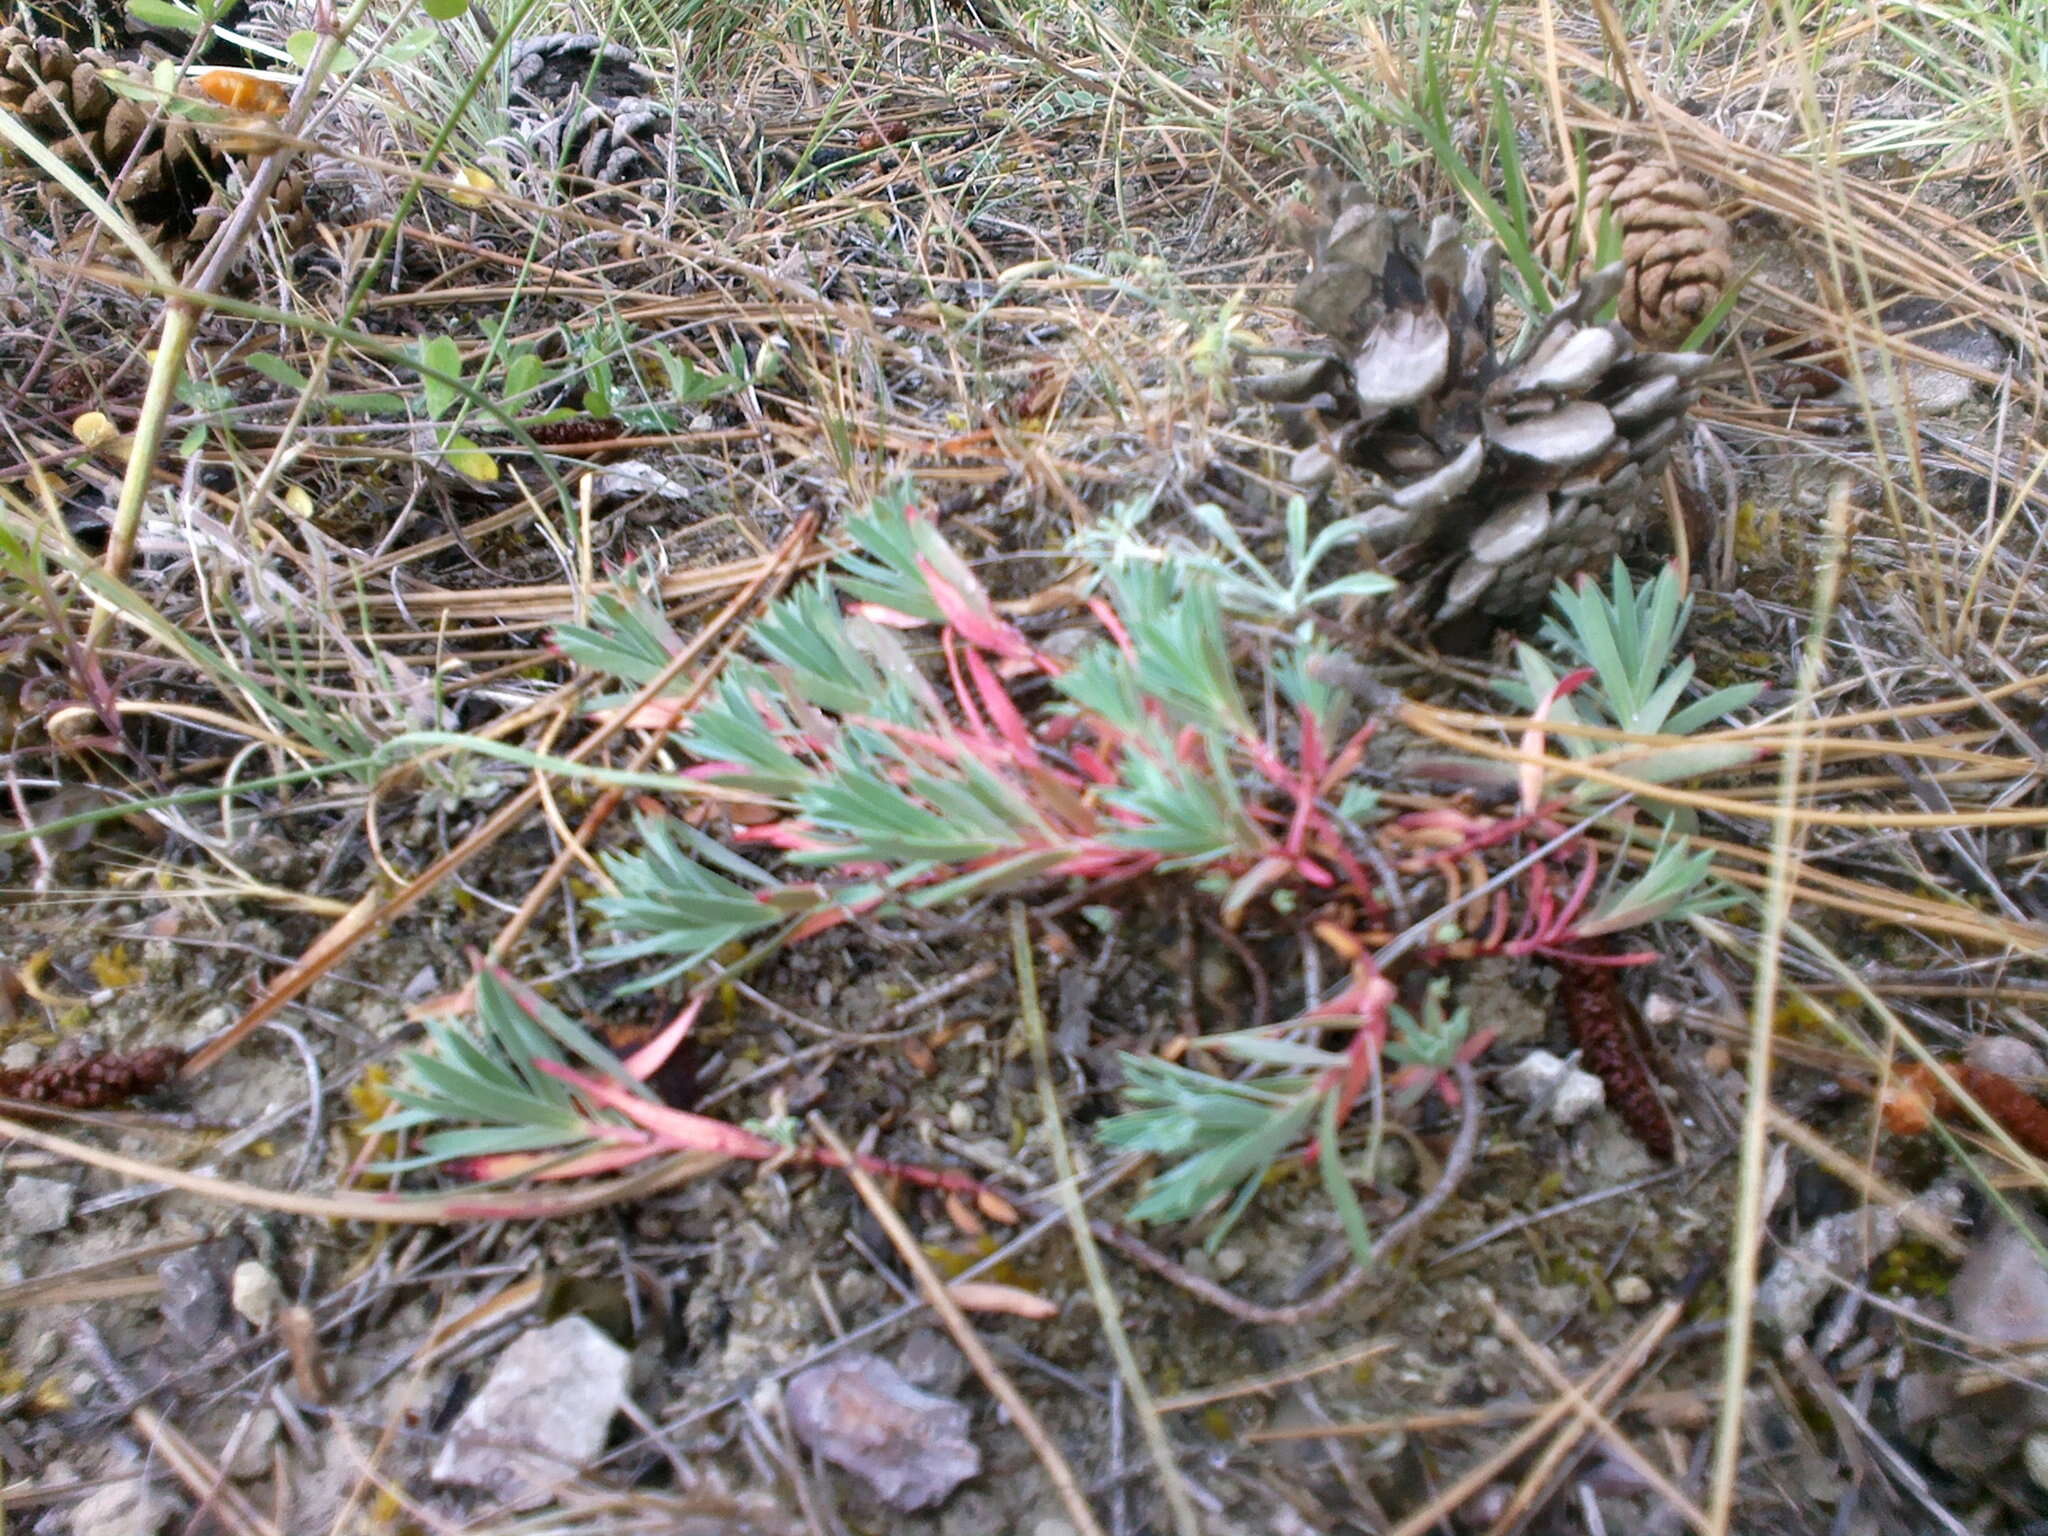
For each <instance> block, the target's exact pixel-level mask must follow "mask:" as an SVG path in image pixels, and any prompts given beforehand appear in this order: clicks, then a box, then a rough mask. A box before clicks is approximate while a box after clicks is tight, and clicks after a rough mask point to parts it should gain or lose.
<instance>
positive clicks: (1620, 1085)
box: [1557, 961, 1677, 1163]
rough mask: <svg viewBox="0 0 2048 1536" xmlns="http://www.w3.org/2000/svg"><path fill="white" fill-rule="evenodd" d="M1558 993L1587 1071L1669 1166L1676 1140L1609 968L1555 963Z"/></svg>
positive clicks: (1639, 1136)
mask: <svg viewBox="0 0 2048 1536" xmlns="http://www.w3.org/2000/svg"><path fill="white" fill-rule="evenodd" d="M1558 969H1559V973H1560V974H1559V978H1558V985H1557V993H1558V998H1559V1000H1560V1001H1561V1002H1562V1003H1563V1004H1564V1016H1565V1020H1566V1022H1567V1023H1569V1024H1570V1025H1571V1030H1572V1043H1573V1044H1574V1045H1576V1046H1577V1047H1578V1048H1579V1059H1580V1061H1582V1062H1583V1063H1584V1064H1585V1068H1586V1070H1587V1071H1588V1072H1590V1073H1592V1074H1593V1075H1594V1076H1595V1077H1597V1078H1599V1079H1600V1081H1601V1083H1602V1085H1604V1086H1605V1088H1606V1089H1607V1102H1608V1103H1609V1104H1610V1105H1612V1106H1613V1108H1614V1112H1615V1113H1616V1114H1617V1115H1619V1116H1621V1120H1622V1124H1624V1125H1626V1126H1627V1127H1628V1128H1629V1130H1630V1131H1631V1132H1633V1133H1634V1135H1635V1138H1636V1140H1638V1141H1640V1142H1641V1143H1642V1144H1643V1145H1644V1146H1645V1147H1647V1148H1648V1149H1649V1151H1650V1153H1651V1155H1652V1156H1654V1157H1657V1158H1659V1159H1661V1160H1663V1161H1664V1162H1667V1163H1668V1162H1670V1161H1671V1159H1672V1157H1673V1156H1674V1155H1675V1154H1676V1152H1677V1136H1676V1133H1675V1132H1674V1131H1673V1129H1672V1126H1671V1115H1670V1112H1669V1111H1668V1110H1666V1109H1665V1107H1664V1098H1663V1096H1662V1095H1661V1094H1659V1093H1658V1092H1657V1080H1656V1078H1655V1077H1653V1076H1652V1075H1651V1074H1650V1068H1649V1064H1648V1063H1647V1062H1646V1061H1644V1059H1643V1053H1642V1051H1641V1050H1640V1049H1638V1048H1637V1045H1636V1038H1635V1032H1634V1030H1633V1028H1632V1021H1631V1019H1630V1017H1629V1006H1628V1000H1627V999H1626V998H1624V997H1623V996H1622V995H1621V983H1620V981H1619V980H1618V979H1617V978H1616V976H1615V974H1614V967H1612V966H1609V965H1585V964H1574V963H1573V962H1571V961H1563V962H1560V964H1559V967H1558Z"/></svg>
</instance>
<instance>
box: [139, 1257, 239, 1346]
mask: <svg viewBox="0 0 2048 1536" xmlns="http://www.w3.org/2000/svg"><path fill="white" fill-rule="evenodd" d="M241 1252H242V1245H241V1244H240V1243H238V1242H236V1241H234V1240H233V1239H231V1238H216V1239H214V1240H213V1241H212V1242H210V1243H201V1244H199V1245H198V1246H197V1247H196V1248H187V1249H184V1250H183V1251H182V1252H179V1253H174V1254H172V1255H171V1256H170V1257H169V1258H167V1259H165V1260H164V1261H163V1262H162V1263H161V1264H159V1265H157V1267H156V1273H157V1278H158V1279H159V1280H161V1281H162V1282H163V1291H162V1293H161V1295H160V1296H159V1298H158V1301H157V1307H158V1309H159V1310H160V1311H161V1312H162V1313H163V1318H164V1333H165V1335H166V1336H167V1337H168V1338H170V1339H171V1340H172V1341H173V1342H175V1343H176V1344H178V1345H179V1346H180V1347H182V1348H183V1349H184V1350H186V1351H187V1352H188V1353H190V1354H195V1355H197V1354H204V1353H205V1352H206V1351H207V1350H208V1349H210V1348H212V1347H213V1344H214V1342H215V1341H216V1340H217V1339H219V1338H220V1336H221V1335H222V1334H223V1333H225V1332H226V1331H227V1326H228V1293H229V1289H230V1286H231V1282H230V1280H229V1279H228V1276H229V1273H230V1271H231V1270H232V1269H233V1267H234V1264H235V1261H236V1259H237V1258H239V1257H240V1255H241Z"/></svg>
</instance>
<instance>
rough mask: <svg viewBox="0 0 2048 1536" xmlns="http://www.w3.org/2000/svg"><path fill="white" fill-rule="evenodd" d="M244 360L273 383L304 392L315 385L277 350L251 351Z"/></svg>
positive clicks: (253, 369) (251, 368) (255, 371)
mask: <svg viewBox="0 0 2048 1536" xmlns="http://www.w3.org/2000/svg"><path fill="white" fill-rule="evenodd" d="M244 361H246V362H247V363H248V365H249V368H250V371H251V372H253V373H259V374H261V375H262V376H263V377H264V378H266V379H268V380H270V382H271V383H273V384H280V385H283V386H284V387H285V388H286V389H290V390H296V391H297V392H298V393H300V394H304V393H305V392H306V391H307V390H309V389H311V388H312V387H313V381H312V380H311V379H309V378H307V377H306V376H305V375H304V374H303V373H301V372H299V370H298V369H296V368H294V367H293V366H292V365H291V364H290V363H288V362H286V361H285V360H284V359H283V358H281V357H279V356H278V355H277V354H276V353H275V352H251V353H250V354H249V356H248V357H247V358H246V359H244Z"/></svg>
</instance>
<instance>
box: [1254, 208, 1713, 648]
mask: <svg viewBox="0 0 2048 1536" xmlns="http://www.w3.org/2000/svg"><path fill="white" fill-rule="evenodd" d="M1300 235H1301V238H1302V243H1303V244H1304V245H1305V246H1306V247H1307V249H1308V253H1309V269H1308V272H1307V274H1306V275H1305V276H1304V277H1303V278H1302V280H1301V283H1300V285H1299V286H1298V287H1297V288H1296V289H1295V294H1294V307H1295V310H1296V312H1297V313H1299V314H1300V316H1301V318H1302V319H1303V320H1304V321H1306V322H1307V323H1308V325H1309V326H1310V327H1311V328H1312V329H1314V330H1315V331H1317V332H1320V333H1321V335H1322V336H1323V337H1324V338H1325V341H1324V343H1323V346H1322V348H1321V350H1322V351H1323V353H1324V355H1323V356H1320V357H1317V358H1314V359H1313V360H1311V361H1309V362H1307V363H1304V364H1302V365H1300V366H1299V367H1295V368H1291V369H1289V370H1287V371H1286V372H1285V373H1281V374H1275V375H1271V376H1269V377H1266V378H1262V379H1256V380H1253V381H1252V382H1251V383H1250V385H1249V388H1250V389H1251V391H1252V393H1254V394H1255V395H1258V396H1259V397H1260V398H1263V399H1266V400H1270V401H1274V402H1276V403H1277V404H1278V405H1279V407H1280V414H1281V419H1282V423H1283V425H1284V427H1285V428H1286V430H1287V432H1288V435H1289V438H1290V439H1291V440H1292V441H1293V442H1294V443H1295V445H1296V446H1297V448H1298V450H1299V451H1298V452H1297V453H1296V455H1295V457H1294V461H1293V465H1292V467H1291V470H1290V477H1291V478H1292V480H1293V481H1294V483H1295V484H1296V485H1297V486H1299V487H1301V488H1302V489H1303V490H1304V491H1306V492H1310V493H1321V492H1323V491H1325V490H1327V489H1328V488H1330V487H1331V486H1332V484H1333V482H1334V481H1335V480H1336V477H1337V472H1338V470H1339V469H1340V468H1344V467H1349V468H1350V469H1352V470H1354V471H1356V472H1357V480H1358V483H1359V485H1360V486H1361V487H1362V491H1363V496H1364V498H1365V501H1366V506H1365V509H1364V510H1363V512H1362V514H1361V515H1362V517H1363V519H1364V525H1365V537H1366V540H1367V542H1368V543H1369V544H1370V545H1371V546H1372V548H1373V549H1374V550H1375V551H1376V552H1378V553H1380V554H1382V555H1392V554H1394V553H1395V552H1396V551H1402V552H1405V555H1404V559H1403V562H1402V564H1403V570H1402V574H1403V575H1404V577H1405V578H1406V579H1407V580H1408V581H1409V582H1410V585H1411V588H1412V589H1414V591H1415V596H1414V598H1412V599H1411V600H1410V601H1414V602H1422V603H1428V602H1434V603H1435V619H1436V621H1437V622H1444V621H1447V620H1450V619H1454V618H1457V617H1460V616H1462V615H1464V614H1467V613H1475V612H1476V613H1482V614H1487V615H1490V616H1493V617H1496V618H1509V617H1517V616H1520V615H1523V614H1526V613H1528V612H1530V611H1532V610H1534V609H1536V608H1539V607H1540V606H1541V605H1542V603H1543V601H1544V599H1545V598H1546V597H1547V596H1548V594H1549V591H1550V588H1551V587H1552V585H1553V584H1554V583H1555V582H1557V581H1558V580H1560V579H1562V578H1566V577H1570V576H1572V575H1575V574H1577V573H1578V572H1580V571H1584V570H1588V569H1591V568H1593V567H1595V566H1598V565H1601V564H1604V563H1605V562H1606V560H1607V559H1608V558H1609V556H1611V555H1612V554H1614V553H1615V552H1616V551H1617V550H1619V549H1620V548H1621V546H1622V544H1623V542H1624V540H1625V539H1626V538H1627V537H1628V535H1629V534H1630V533H1631V532H1632V531H1633V529H1634V527H1635V524H1636V522H1637V520H1638V518H1639V516H1640V513H1641V510H1642V506H1641V500H1640V496H1641V492H1642V490H1643V489H1644V484H1645V481H1646V480H1647V479H1648V477H1649V476H1651V475H1652V474H1653V473H1654V472H1655V471H1656V470H1657V469H1658V468H1659V467H1660V466H1661V465H1662V463H1663V460H1664V457H1665V455H1666V454H1667V452H1668V451H1669V448H1670V445H1671V442H1672V440H1673V439H1674V438H1675V437H1676V436H1677V435H1678V432H1679V430H1680V427H1681V425H1682V423H1683V418H1684V415H1685V411H1686V408H1687V407H1688V406H1689V405H1690V404H1691V403H1692V399H1693V388H1692V380H1693V379H1694V378H1695V377H1696V376H1697V375H1698V374H1699V372H1700V371H1701V370H1702V369H1703V368H1704V367H1705V366H1706V364H1707V361H1708V359H1707V358H1706V357H1705V356H1703V355H1701V354H1699V353H1689V352H1647V353H1646V352H1639V351H1638V350H1637V349H1636V346H1635V343H1634V342H1633V340H1632V339H1631V338H1630V336H1629V333H1628V332H1627V331H1626V330H1625V329H1623V328H1622V327H1621V326H1620V325H1618V324H1607V325H1596V324H1594V323H1592V316H1594V315H1596V314H1597V313H1599V311H1600V310H1601V308H1602V307H1603V306H1604V305H1605V304H1606V303H1607V302H1608V301H1609V300H1610V299H1612V298H1613V297H1614V296H1615V294H1616V292H1617V291H1618V290H1619V289H1620V287H1621V283H1622V272H1621V268H1620V267H1619V266H1618V265H1617V266H1613V267H1610V268H1608V269H1607V270H1605V271H1603V272H1599V273H1596V274H1594V275H1593V276H1592V277H1591V278H1589V279H1588V280H1587V281H1586V283H1585V284H1584V285H1583V286H1581V288H1580V289H1579V290H1578V292H1576V293H1575V294H1573V295H1572V296H1571V297H1570V298H1569V299H1567V300H1566V301H1565V302H1564V303H1563V304H1561V305H1559V306H1558V308H1557V309H1556V310H1555V311H1553V312H1552V313H1551V315H1550V316H1549V317H1548V318H1547V319H1545V320H1544V321H1543V322H1542V324H1540V325H1539V326H1537V327H1535V328H1534V330H1533V332H1532V334H1531V335H1530V336H1529V338H1528V339H1527V341H1526V342H1525V343H1524V344H1523V345H1522V346H1521V347H1520V348H1519V349H1518V350H1517V351H1516V353H1515V355H1514V356H1512V357H1510V358H1508V359H1506V360H1505V361H1502V360H1501V359H1499V358H1497V357H1496V355H1495V350H1494V339H1493V327H1494V305H1495V301H1496V298H1497V291H1498V274H1499V252H1498V251H1497V250H1496V249H1495V248H1494V247H1492V246H1490V245H1489V246H1484V247H1478V248H1474V247H1470V246H1467V245H1466V244H1465V243H1464V242H1463V241H1462V240H1460V239H1459V238H1458V226H1457V221H1456V220H1455V219H1451V218H1442V219H1438V220H1437V221H1436V224H1435V226H1434V227H1433V228H1432V229H1431V231H1430V235H1429V239H1428V241H1427V242H1426V243H1425V242H1424V241H1423V239H1422V237H1421V234H1420V231H1419V229H1418V227H1417V225H1416V222H1415V220H1414V218H1413V217H1411V216H1409V215H1406V214H1397V213H1392V212H1389V211H1387V210H1385V209H1381V208H1377V207H1374V206H1373V205H1372V203H1371V202H1370V201H1369V200H1368V198H1367V194H1366V192H1365V189H1364V188H1362V187H1359V186H1356V185H1349V186H1344V187H1340V188H1336V189H1334V190H1332V191H1331V192H1329V193H1328V194H1327V195H1326V197H1325V206H1324V208H1323V210H1322V212H1321V213H1320V214H1309V215H1307V216H1306V217H1305V218H1304V219H1303V220H1302V222H1301V225H1300ZM1350 494H1351V490H1350V488H1349V487H1347V493H1346V499H1347V500H1348V499H1350ZM1439 594H1440V595H1439Z"/></svg>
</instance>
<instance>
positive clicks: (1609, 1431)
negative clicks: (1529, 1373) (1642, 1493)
mask: <svg viewBox="0 0 2048 1536" xmlns="http://www.w3.org/2000/svg"><path fill="white" fill-rule="evenodd" d="M1486 1310H1487V1311H1488V1312H1489V1313H1491V1314H1492V1316H1493V1326H1494V1328H1495V1330H1496V1331H1498V1332H1499V1333H1501V1334H1504V1335H1505V1336H1506V1337H1507V1340H1508V1342H1509V1343H1510V1344H1512V1345H1514V1346H1515V1348H1516V1349H1518V1350H1520V1351H1521V1352H1522V1357H1523V1358H1524V1359H1525V1360H1527V1361H1528V1362H1529V1364H1530V1365H1532V1366H1534V1367H1535V1368H1536V1371H1537V1372H1538V1374H1540V1375H1541V1376H1542V1377H1543V1379H1544V1380H1545V1381H1547V1382H1549V1383H1550V1385H1551V1386H1552V1387H1553V1388H1555V1389H1556V1390H1557V1391H1558V1392H1559V1393H1561V1394H1563V1396H1564V1400H1565V1401H1566V1402H1567V1403H1568V1404H1570V1405H1571V1409H1572V1412H1574V1413H1576V1414H1577V1415H1578V1416H1579V1429H1580V1431H1581V1432H1583V1431H1585V1430H1588V1429H1590V1430H1597V1431H1598V1432H1599V1434H1600V1435H1601V1437H1602V1438H1603V1439H1605V1440H1606V1442H1607V1443H1608V1444H1609V1445H1610V1446H1612V1447H1613V1448H1614V1452H1615V1454H1616V1455H1617V1456H1619V1457H1621V1459H1622V1460H1623V1461H1625V1462H1627V1463H1628V1464H1629V1466H1631V1467H1632V1468H1634V1469H1635V1472H1636V1475H1637V1476H1639V1477H1641V1478H1642V1479H1643V1481H1644V1482H1646V1483H1648V1484H1649V1485H1650V1487H1651V1488H1652V1489H1653V1490H1655V1491H1656V1493H1657V1494H1658V1495H1659V1496H1660V1497H1662V1498H1663V1499H1664V1501H1665V1502H1666V1503H1668V1504H1669V1505H1670V1506H1671V1507H1672V1508H1673V1509H1675V1510H1677V1511H1678V1512H1679V1514H1681V1515H1683V1516H1684V1517H1685V1520H1686V1523H1687V1524H1689V1525H1690V1526H1691V1527H1692V1528H1693V1529H1694V1530H1696V1531H1700V1532H1705V1531H1706V1530H1707V1516H1706V1512H1705V1511H1704V1510H1702V1509H1701V1508H1700V1507H1699V1506H1698V1505H1697V1504H1695V1503H1693V1501H1692V1500H1691V1499H1689V1498H1687V1497H1686V1496H1685V1494H1684V1493H1683V1492H1682V1491H1681V1490H1680V1489H1679V1488H1678V1487H1677V1486H1676V1485H1675V1484H1674V1483H1673V1482H1672V1481H1671V1479H1670V1478H1668V1477H1666V1476H1665V1475H1664V1474H1663V1473H1662V1472H1660V1471H1659V1470H1658V1469H1657V1467H1656V1465H1655V1464H1654V1463H1653V1462H1651V1460H1650V1459H1649V1458H1648V1457H1647V1456H1645V1455H1644V1454H1643V1453H1642V1452H1641V1451H1639V1450H1637V1449H1636V1448H1635V1446H1634V1445H1632V1444H1630V1443H1629V1440H1628V1438H1627V1436H1625V1435H1623V1434H1622V1432H1621V1430H1620V1428H1619V1426H1617V1425H1616V1424H1615V1422H1614V1420H1613V1419H1611V1418H1609V1417H1608V1416H1607V1414H1606V1413H1604V1412H1603V1411H1602V1410H1600V1409H1598V1408H1596V1407H1594V1406H1593V1404H1592V1403H1590V1402H1588V1401H1587V1399H1586V1394H1585V1393H1584V1392H1582V1391H1580V1390H1579V1387H1578V1385H1577V1384H1576V1383H1575V1382H1573V1381H1572V1379H1571V1378H1570V1377H1569V1376H1567V1375H1565V1373H1564V1372H1563V1371H1560V1370H1559V1369H1558V1368H1557V1365H1556V1363H1555V1362H1553V1361H1552V1360H1551V1358H1550V1354H1549V1352H1548V1351H1547V1350H1545V1349H1544V1348H1543V1347H1542V1346H1541V1345H1540V1344H1538V1343H1536V1341H1535V1340H1533V1339H1531V1338H1530V1337H1529V1336H1528V1335H1527V1334H1526V1333H1524V1332H1522V1330H1521V1329H1520V1328H1519V1327H1518V1326H1516V1323H1515V1320H1514V1319H1513V1318H1512V1317H1509V1316H1508V1315H1507V1313H1506V1312H1504V1311H1503V1310H1502V1309H1501V1306H1500V1303H1499V1302H1497V1301H1495V1300H1493V1298H1492V1297H1488V1298H1487V1301H1486ZM1577 1439H1578V1434H1576V1433H1575V1434H1570V1435H1561V1436H1559V1437H1558V1439H1557V1440H1556V1441H1554V1442H1553V1443H1552V1445H1551V1449H1550V1450H1549V1451H1548V1452H1546V1453H1545V1454H1544V1456H1543V1457H1542V1459H1541V1460H1539V1461H1538V1462H1537V1463H1536V1465H1535V1466H1534V1467H1532V1468H1530V1470H1529V1475H1528V1476H1527V1477H1526V1478H1524V1479H1523V1480H1522V1486H1521V1488H1520V1490H1519V1491H1517V1493H1516V1494H1515V1497H1514V1498H1513V1499H1512V1500H1510V1501H1509V1504H1508V1507H1507V1509H1506V1510H1504V1511H1503V1512H1502V1513H1501V1516H1500V1518H1499V1519H1498V1520H1496V1521H1494V1523H1493V1529H1492V1530H1491V1531H1490V1532H1488V1536H1505V1533H1506V1532H1507V1531H1508V1530H1510V1529H1511V1528H1512V1527H1513V1526H1514V1525H1515V1523H1516V1522H1517V1521H1519V1520H1520V1519H1521V1517H1522V1516H1523V1515H1524V1514H1526V1513H1528V1511H1529V1510H1530V1509H1531V1508H1533V1507H1534V1506H1535V1504H1536V1502H1537V1501H1538V1500H1539V1499H1540V1498H1541V1497H1542V1495H1543V1491H1544V1489H1545V1487H1546V1485H1547V1484H1548V1483H1549V1482H1550V1479H1551V1476H1552V1474H1554V1473H1555V1472H1556V1470H1557V1467H1558V1465H1559V1463H1561V1462H1562V1461H1563V1460H1564V1458H1565V1457H1566V1456H1567V1455H1569V1454H1570V1450H1571V1447H1572V1444H1573V1443H1574V1442H1575V1441H1576V1440H1577Z"/></svg>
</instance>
